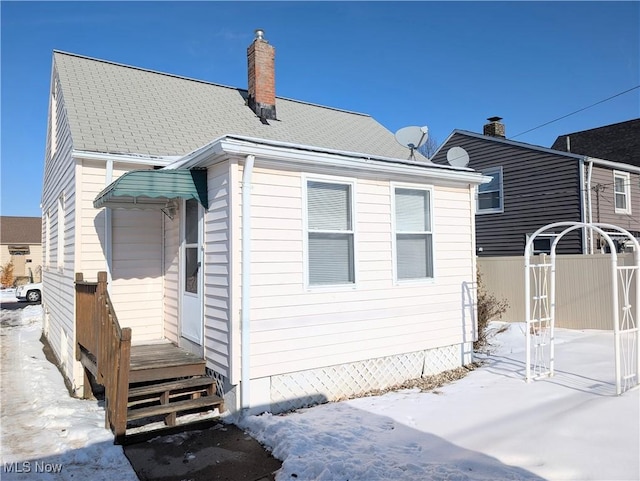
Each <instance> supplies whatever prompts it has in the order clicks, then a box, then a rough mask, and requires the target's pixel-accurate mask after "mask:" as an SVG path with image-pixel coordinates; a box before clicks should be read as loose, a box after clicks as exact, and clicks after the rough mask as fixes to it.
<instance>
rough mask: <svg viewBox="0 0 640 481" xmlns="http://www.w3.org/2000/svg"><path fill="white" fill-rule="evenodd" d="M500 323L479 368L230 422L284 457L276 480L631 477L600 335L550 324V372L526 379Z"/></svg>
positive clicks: (633, 471) (606, 338)
mask: <svg viewBox="0 0 640 481" xmlns="http://www.w3.org/2000/svg"><path fill="white" fill-rule="evenodd" d="M494 326H495V327H496V328H499V327H501V326H502V325H501V324H499V323H496V324H494ZM506 327H507V330H506V331H505V332H503V333H500V334H498V335H497V337H495V339H494V344H495V345H496V349H495V351H494V353H493V354H492V355H491V356H489V357H488V358H487V359H486V363H485V364H484V366H483V367H482V368H480V369H477V370H476V371H474V372H472V373H470V374H469V375H468V376H467V377H465V378H464V379H461V380H459V381H456V382H455V383H453V384H450V385H448V386H445V387H443V388H440V389H438V390H437V391H436V392H435V393H429V392H427V393H421V392H418V391H417V390H406V391H401V392H394V393H389V394H385V395H383V396H376V397H367V398H360V399H353V400H350V401H344V402H339V403H331V404H325V405H322V406H317V407H313V408H309V409H304V410H300V411H298V412H295V413H291V414H287V415H281V416H274V415H269V414H264V415H261V416H251V417H249V418H247V419H245V420H244V421H243V422H241V425H242V426H243V427H244V428H245V429H247V430H248V431H249V432H250V433H251V434H252V435H253V436H254V437H256V438H257V439H258V440H259V441H260V442H262V443H263V444H265V445H266V446H267V447H270V448H271V449H272V450H273V454H274V456H276V457H277V458H280V459H282V460H283V461H284V463H283V466H282V470H281V471H280V472H279V473H278V476H277V480H278V481H284V480H291V479H298V480H331V481H334V480H350V481H354V480H363V481H377V480H391V479H393V480H417V479H424V480H432V481H440V480H442V481H444V480H447V481H453V480H455V481H463V480H469V481H478V480H491V481H494V480H507V479H508V480H540V479H545V480H573V481H586V480H597V481H614V480H633V481H637V480H639V479H640V461H639V458H640V454H639V453H640V445H639V444H640V416H639V411H640V396H639V394H640V391H639V390H638V389H635V390H633V391H630V392H627V393H626V394H624V395H623V396H620V397H617V396H615V395H614V393H615V376H614V367H613V337H612V334H611V333H608V332H603V331H569V330H563V329H560V330H557V342H556V355H557V361H556V375H555V376H554V377H553V378H549V379H546V380H542V381H535V382H533V383H530V384H527V383H525V382H524V381H523V371H524V363H523V360H524V356H525V353H524V346H525V344H524V331H523V330H522V329H523V327H522V325H519V324H512V325H506Z"/></svg>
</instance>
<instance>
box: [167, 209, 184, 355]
mask: <svg viewBox="0 0 640 481" xmlns="http://www.w3.org/2000/svg"><path fill="white" fill-rule="evenodd" d="M181 214H182V212H180V211H179V210H178V211H177V212H176V215H175V216H174V218H173V219H169V218H168V217H166V216H165V218H164V304H163V309H164V336H165V337H166V338H167V339H169V340H170V341H171V342H174V343H176V344H177V343H178V338H179V335H178V326H179V321H178V313H179V300H178V299H179V292H180V290H179V289H180V287H179V286H180V280H179V275H180V264H179V255H180V254H179V253H180V215H181Z"/></svg>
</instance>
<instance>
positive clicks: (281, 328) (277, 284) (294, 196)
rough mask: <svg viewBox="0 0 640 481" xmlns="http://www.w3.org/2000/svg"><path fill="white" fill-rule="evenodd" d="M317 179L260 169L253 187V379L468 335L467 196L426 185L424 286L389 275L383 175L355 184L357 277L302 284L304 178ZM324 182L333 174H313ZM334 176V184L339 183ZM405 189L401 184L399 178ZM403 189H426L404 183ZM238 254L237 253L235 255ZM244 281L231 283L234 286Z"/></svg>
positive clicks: (470, 239) (388, 195) (390, 229)
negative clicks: (428, 250)
mask: <svg viewBox="0 0 640 481" xmlns="http://www.w3.org/2000/svg"><path fill="white" fill-rule="evenodd" d="M312 178H313V179H314V180H315V179H316V176H312V175H311V174H309V176H308V177H306V176H305V175H304V174H301V173H296V172H291V171H276V170H273V169H266V168H261V167H259V166H257V167H256V168H255V169H254V174H253V185H252V194H251V198H252V213H253V216H252V222H251V226H252V239H251V245H252V252H251V255H252V266H251V269H252V275H251V377H252V378H260V377H265V376H270V375H276V374H283V373H287V372H292V371H299V370H304V369H313V368H318V367H323V366H327V365H334V364H340V363H347V362H357V361H361V360H366V359H371V358H377V357H384V356H391V355H396V354H401V353H407V352H414V351H420V350H424V349H431V348H435V347H441V346H450V345H454V344H459V343H461V342H463V341H465V340H466V341H468V340H470V339H471V333H472V327H473V326H472V323H471V317H470V316H466V317H465V316H463V308H462V306H461V301H460V299H461V296H462V289H463V286H464V285H465V284H466V285H467V286H469V285H470V283H471V282H473V280H474V271H473V257H474V256H473V252H474V251H473V247H474V231H473V224H472V218H473V217H472V205H471V202H472V200H473V195H471V192H470V190H469V188H453V187H440V186H433V187H432V188H431V194H432V197H431V201H432V209H433V211H434V212H435V214H434V217H433V219H432V221H433V225H432V229H433V231H434V232H436V233H437V236H435V237H434V238H433V243H434V256H435V259H434V261H435V265H437V272H438V275H437V276H436V279H435V280H434V281H432V282H429V283H428V284H424V283H401V284H398V283H396V282H395V278H394V267H393V258H394V255H393V246H394V241H393V237H394V234H395V232H394V226H393V215H392V202H393V201H392V195H393V189H392V186H391V183H390V181H389V180H376V179H357V180H355V181H354V185H353V189H354V193H356V195H354V196H353V204H354V205H353V208H354V209H353V210H354V217H353V219H354V224H353V228H354V233H355V237H354V250H355V252H356V256H355V258H356V261H355V269H356V271H357V274H358V277H357V280H358V282H357V284H355V285H353V286H351V287H350V288H349V289H339V290H336V289H327V290H325V289H312V290H309V289H308V288H307V278H306V273H305V269H304V264H305V263H306V259H305V258H306V255H305V253H304V252H305V251H304V245H305V243H306V240H305V237H306V236H307V235H308V233H307V230H306V226H305V216H306V200H305V197H306V192H305V189H306V187H305V186H306V180H307V179H312ZM318 180H321V181H322V182H329V183H332V181H331V180H328V179H325V178H324V177H319V176H318ZM333 183H340V180H335V181H333ZM403 186H404V184H403ZM406 187H407V188H408V189H424V188H425V187H426V186H424V185H421V184H418V183H416V184H408V185H407V186H406ZM238 256H239V252H237V253H236V251H235V250H234V257H235V258H237V257H238ZM239 289H240V284H239V283H238V285H237V287H236V288H235V289H234V291H235V292H238V290H239Z"/></svg>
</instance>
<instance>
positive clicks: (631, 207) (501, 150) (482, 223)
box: [432, 117, 640, 256]
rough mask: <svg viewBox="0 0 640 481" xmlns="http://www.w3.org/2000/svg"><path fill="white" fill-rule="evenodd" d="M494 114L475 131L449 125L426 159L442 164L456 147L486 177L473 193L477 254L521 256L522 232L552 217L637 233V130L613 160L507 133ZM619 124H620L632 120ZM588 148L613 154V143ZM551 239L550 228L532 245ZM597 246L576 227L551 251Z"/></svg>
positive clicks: (540, 246) (540, 248) (542, 246)
mask: <svg viewBox="0 0 640 481" xmlns="http://www.w3.org/2000/svg"><path fill="white" fill-rule="evenodd" d="M500 120H501V119H500V118H498V117H493V118H491V119H489V123H488V124H486V125H485V126H484V130H483V132H484V133H483V134H477V133H473V132H467V131H462V130H455V131H454V132H453V133H452V134H451V135H450V136H449V137H448V138H447V139H446V141H445V142H444V143H443V144H442V146H440V148H439V149H438V151H437V152H436V153H435V154H434V156H433V158H432V161H433V162H434V163H436V164H441V165H447V153H448V152H449V151H450V149H452V148H453V147H462V148H463V149H464V150H465V151H466V152H467V154H468V156H469V164H468V166H469V167H471V168H473V169H475V170H478V171H480V172H482V173H483V174H485V175H487V176H491V177H492V179H493V180H492V181H491V182H489V183H486V184H483V185H481V186H479V188H478V193H477V197H476V248H477V253H478V255H479V256H518V255H522V254H523V253H524V247H525V243H526V241H527V238H528V236H529V235H530V234H532V233H534V232H535V231H536V230H537V229H539V228H540V227H542V226H544V225H547V224H549V223H552V222H559V221H576V222H604V223H610V224H615V225H617V226H620V227H623V228H625V229H627V230H629V231H630V232H631V233H632V234H633V235H634V236H635V237H640V166H638V165H632V163H631V161H632V160H633V159H635V161H637V159H638V158H639V157H638V156H640V146H638V137H636V138H635V139H634V140H635V142H636V144H635V145H636V147H635V148H634V151H635V154H625V156H623V157H616V158H621V159H625V160H627V161H628V163H621V162H614V161H612V159H609V158H600V157H596V156H595V154H589V155H583V154H577V153H569V152H561V151H559V150H554V149H549V148H545V147H540V146H536V145H531V144H526V143H523V142H516V141H513V140H509V139H507V138H505V127H504V124H502V123H501V122H500ZM625 124H627V125H625V131H627V129H628V128H629V125H632V126H637V125H638V123H637V122H636V121H631V123H625ZM616 125H620V124H616ZM634 128H636V127H634ZM603 129H606V128H604V127H603ZM595 130H599V129H595ZM574 135H576V134H571V135H570V138H571V139H573V138H574ZM576 137H577V135H576ZM581 138H582V137H581ZM627 141H628V139H627ZM625 142H626V141H625ZM556 143H558V142H556ZM611 143H612V144H614V143H615V142H614V141H613V140H612V142H611ZM554 145H555V144H554ZM572 150H573V149H572ZM623 150H624V149H621V148H618V149H615V151H616V152H622V151H623ZM594 151H595V152H601V153H603V154H605V153H606V154H607V155H612V156H613V155H614V154H613V152H614V149H611V150H606V149H601V150H596V149H594ZM453 152H455V150H454V151H453ZM584 153H585V154H586V152H584ZM552 240H553V236H552V235H550V236H548V237H546V238H541V239H539V240H537V241H536V245H535V246H534V249H535V252H536V253H543V252H546V253H548V252H549V249H550V245H551V242H552ZM598 247H599V246H598V239H596V238H593V239H592V238H591V237H590V233H588V232H586V230H582V231H576V232H575V233H572V234H569V235H567V236H566V237H565V238H563V240H562V242H560V243H559V244H558V253H559V254H580V253H589V252H593V251H594V250H596V249H598ZM621 248H622V247H621Z"/></svg>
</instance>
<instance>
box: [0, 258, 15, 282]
mask: <svg viewBox="0 0 640 481" xmlns="http://www.w3.org/2000/svg"><path fill="white" fill-rule="evenodd" d="M13 281H14V275H13V262H11V261H9V262H7V263H6V264H5V265H4V266H2V267H0V285H2V288H3V289H6V288H7V287H12V286H13Z"/></svg>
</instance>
